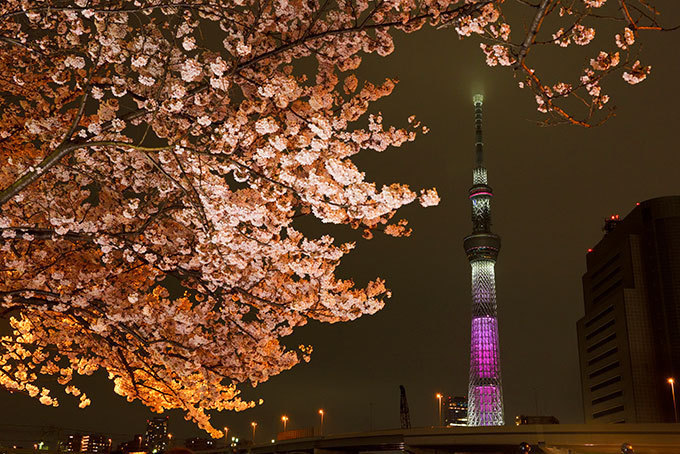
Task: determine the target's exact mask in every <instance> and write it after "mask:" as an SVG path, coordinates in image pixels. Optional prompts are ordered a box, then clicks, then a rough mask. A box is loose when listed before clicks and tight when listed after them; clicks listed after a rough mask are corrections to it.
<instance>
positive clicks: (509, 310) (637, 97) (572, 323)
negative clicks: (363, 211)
mask: <svg viewBox="0 0 680 454" xmlns="http://www.w3.org/2000/svg"><path fill="white" fill-rule="evenodd" d="M678 3H680V2H676V1H665V2H659V8H660V9H661V10H663V11H665V17H666V21H665V22H666V23H668V24H672V25H676V24H675V23H676V22H679V21H680V5H679V4H678ZM674 20H675V22H674ZM645 39H646V43H647V44H646V46H645V49H644V53H643V55H642V56H641V57H642V58H641V59H642V61H643V63H645V64H651V65H652V74H651V77H650V78H649V79H648V80H646V81H644V82H642V83H641V84H639V85H637V86H634V87H631V86H628V85H627V84H625V83H624V82H623V81H621V80H620V78H619V77H618V76H617V80H615V81H612V82H613V83H609V84H608V85H605V91H606V92H608V93H610V94H611V95H612V98H613V101H611V102H612V103H614V104H616V106H617V111H616V117H614V118H612V119H611V120H610V121H609V122H607V123H606V124H605V125H603V126H601V127H598V128H593V129H584V128H577V127H570V126H557V127H540V126H538V125H537V123H536V121H537V120H540V119H541V118H542V117H541V114H539V113H538V112H536V105H535V102H534V100H533V96H531V94H530V93H529V92H528V91H526V90H520V89H519V88H518V87H517V81H516V80H515V79H514V78H513V76H512V72H511V71H510V70H508V69H498V68H489V67H487V66H486V65H485V63H484V61H483V55H482V53H481V51H480V50H479V48H478V41H477V40H474V39H468V40H463V41H460V40H459V39H458V38H457V37H456V35H455V33H454V32H453V30H450V29H444V30H438V31H437V30H433V29H424V30H422V31H420V32H417V33H415V34H413V35H406V36H404V35H403V34H401V33H400V32H398V33H397V42H396V51H395V52H394V54H392V55H391V56H389V57H387V58H378V57H369V58H366V59H365V63H364V64H363V65H362V67H361V68H360V71H359V74H360V75H362V76H364V77H366V78H368V79H369V80H373V81H380V80H382V79H383V78H385V77H395V78H398V79H399V80H400V83H399V84H398V85H397V88H396V90H395V92H394V93H393V94H392V95H391V96H390V97H388V98H386V99H383V100H381V101H380V102H379V103H377V104H376V105H375V106H374V110H373V111H375V110H380V111H382V113H383V115H384V117H385V123H386V124H390V123H394V124H397V125H404V124H405V120H406V118H407V117H408V116H409V115H411V114H415V115H417V117H418V119H419V120H421V121H422V122H423V123H424V124H425V125H427V126H428V127H429V128H430V129H431V131H430V133H429V134H428V135H425V136H420V137H419V138H418V139H417V140H416V142H414V143H410V144H406V145H405V146H403V147H402V148H401V149H396V150H388V151H386V152H383V153H369V152H365V153H364V154H362V155H360V156H359V157H358V158H357V159H356V162H357V163H358V164H359V167H360V168H361V169H363V170H365V171H366V173H367V175H368V177H369V178H373V179H374V180H375V181H377V182H378V183H379V184H382V183H390V182H395V181H396V182H404V183H408V184H410V185H411V186H412V187H413V188H424V187H432V186H435V187H437V189H438V190H439V193H440V195H441V196H442V202H441V203H440V205H439V206H438V207H433V208H426V209H425V208H420V207H419V206H417V205H413V206H410V207H407V208H406V209H404V210H402V211H401V212H400V213H399V214H398V216H399V217H405V218H407V219H408V220H409V221H410V225H411V227H413V229H414V233H413V235H412V236H411V237H410V238H401V239H395V238H391V237H383V236H379V235H378V236H376V238H374V239H373V240H371V241H365V240H361V239H360V235H359V233H358V232H356V231H352V230H351V229H350V228H349V227H347V226H342V227H337V226H335V227H334V226H327V225H320V224H317V223H315V222H310V221H311V220H309V221H308V220H305V221H304V223H303V224H302V225H301V228H303V229H304V230H305V231H307V232H311V233H313V234H316V235H319V234H321V233H322V232H330V233H332V234H333V235H335V236H336V238H337V239H338V241H347V240H358V247H357V249H356V250H355V251H354V252H353V253H351V254H350V255H349V256H348V257H346V258H345V260H344V262H343V264H342V266H341V268H340V274H341V275H342V277H353V278H354V279H355V281H356V282H357V283H358V284H363V283H365V282H366V281H368V280H369V279H372V278H374V277H376V276H380V277H382V278H384V279H386V280H387V282H388V286H389V287H390V289H391V290H392V292H393V297H392V298H391V299H390V300H388V301H387V305H386V307H385V309H384V310H382V311H380V312H379V313H377V314H376V315H374V316H366V317H363V318H361V319H359V320H357V321H355V322H351V323H339V324H335V325H323V324H319V323H311V324H310V325H308V326H306V327H303V328H301V329H299V330H298V331H297V332H296V333H295V334H294V336H292V337H291V338H290V340H289V341H286V342H287V343H289V344H290V345H291V346H296V345H298V344H300V343H305V344H312V345H313V346H314V353H313V355H312V361H311V362H310V363H309V364H301V365H299V366H297V367H295V368H294V369H292V370H291V371H288V372H286V373H283V374H282V375H279V376H276V377H273V378H272V379H270V381H269V382H267V383H264V384H262V385H260V386H259V387H258V388H257V389H255V390H248V389H245V390H244V395H245V397H246V398H259V397H262V398H263V399H264V401H265V402H264V404H263V405H262V406H259V407H257V408H255V409H252V410H249V411H246V412H243V413H228V412H225V413H223V414H220V415H215V417H214V423H215V424H216V425H217V426H224V425H227V426H229V427H230V428H231V430H230V436H231V435H232V434H235V435H241V436H242V437H244V438H249V433H250V421H253V420H254V421H257V422H258V431H257V440H258V441H261V442H264V441H267V440H269V439H271V438H273V435H274V433H275V432H276V431H277V430H280V429H281V422H280V417H281V415H282V414H286V415H287V416H288V417H289V418H290V420H289V422H288V428H292V429H295V428H302V427H307V426H311V425H312V424H318V414H317V410H318V409H319V408H324V409H325V411H326V432H334V433H337V432H347V431H364V430H368V429H369V428H370V427H371V426H372V427H373V428H374V429H378V428H395V427H398V426H399V385H400V384H403V385H405V387H406V390H407V396H408V400H409V404H410V410H411V419H412V424H413V426H426V425H432V424H434V423H435V421H436V417H437V410H436V408H437V407H436V399H435V397H434V395H435V393H436V392H442V393H444V394H447V395H448V394H463V395H464V394H466V392H467V382H468V350H469V331H470V328H469V323H470V306H471V298H470V288H469V287H470V282H469V281H470V267H469V264H468V262H467V259H466V257H465V253H464V252H463V248H462V239H463V237H464V236H465V235H467V234H468V233H470V231H471V221H470V206H469V200H468V197H467V191H468V188H469V186H470V185H471V178H472V177H471V171H472V166H473V150H474V143H473V140H474V134H473V106H472V95H473V93H474V92H475V91H476V90H480V91H481V92H483V93H484V95H485V103H484V141H485V152H486V153H485V157H486V158H485V159H486V167H487V169H488V171H489V183H490V185H491V186H492V187H493V189H494V194H495V197H494V199H493V204H492V216H493V221H494V224H493V230H494V231H495V232H496V233H498V234H499V235H500V236H501V237H502V240H503V247H502V249H501V253H500V256H499V259H498V263H497V268H496V271H497V274H496V276H497V277H496V279H497V280H496V283H497V295H498V296H497V298H498V306H499V310H498V311H499V325H500V343H501V361H502V374H503V384H504V397H505V419H506V423H512V422H513V418H514V416H515V415H518V414H543V415H554V416H556V417H558V418H559V419H560V421H561V422H563V423H580V422H582V421H583V415H582V409H581V395H580V379H579V370H578V357H577V344H576V321H577V320H578V319H579V318H580V317H581V316H582V315H583V300H582V294H581V275H582V274H583V272H584V271H585V254H586V250H587V249H588V248H589V247H592V246H593V245H594V244H596V243H597V242H598V240H599V239H600V238H601V237H602V231H601V227H602V223H603V218H604V217H605V216H608V215H611V214H616V213H618V214H620V215H622V216H624V215H626V214H627V213H628V212H629V211H630V210H631V209H632V208H633V207H634V206H635V203H636V202H638V201H642V200H645V199H649V198H654V197H659V196H666V195H677V194H680V178H678V176H679V174H680V171H679V166H680V156H678V152H679V151H680V148H679V147H678V131H679V128H680V121H679V117H678V113H677V109H678V106H680V92H679V90H678V84H677V81H678V79H679V78H680V59H678V57H677V55H678V54H677V52H678V51H677V48H678V47H677V46H678V45H680V32H671V33H665V34H655V35H654V34H650V35H648V36H646V38H645ZM587 50H588V52H590V53H594V52H595V51H596V48H595V47H593V46H589V47H588V48H587ZM548 51H549V52H548ZM539 52H540V53H541V54H546V56H547V57H546V58H547V59H544V60H542V63H543V64H544V65H545V64H549V65H553V66H554V67H555V68H557V69H561V68H567V67H568V62H569V61H568V60H566V61H565V60H563V57H564V56H565V55H568V54H569V52H568V51H563V50H561V49H560V48H557V47H551V48H550V49H540V50H539ZM579 55H580V56H579V59H577V60H576V62H577V63H580V64H581V65H582V64H583V62H584V60H583V57H584V55H585V54H579ZM551 59H552V60H551ZM576 71H578V70H577V69H574V68H572V69H571V72H570V73H569V76H573V75H575V74H576ZM84 387H85V391H86V392H87V393H88V395H90V397H92V400H93V403H92V405H91V407H89V408H87V409H85V410H79V409H78V408H77V405H76V403H75V401H74V400H73V399H69V398H66V397H63V398H61V406H60V407H59V408H56V409H55V408H47V407H44V406H42V405H40V404H39V403H38V402H37V401H35V400H32V399H29V398H27V397H23V396H16V395H10V394H8V393H6V392H0V409H2V411H0V440H1V439H6V438H7V434H8V432H7V431H8V427H6V426H5V427H4V428H3V426H2V425H6V424H18V425H57V426H61V427H66V428H74V429H82V430H92V431H98V432H105V433H109V434H112V435H114V438H116V439H118V440H119V441H120V440H121V439H122V438H124V437H125V436H126V435H128V434H129V435H132V434H134V433H141V432H143V431H144V427H145V419H146V418H147V417H149V416H150V415H151V413H150V412H148V411H147V410H146V409H145V408H143V407H142V406H141V405H139V404H138V403H135V404H128V403H126V402H125V401H124V399H122V398H120V397H119V396H117V395H115V394H114V393H113V391H112V388H113V385H112V383H110V382H108V381H107V380H106V379H105V376H104V375H103V374H101V375H98V376H96V377H94V378H91V379H88V380H85V381H84ZM8 409H9V411H7V410H8ZM371 415H372V418H371ZM170 430H171V432H173V433H174V434H175V435H176V436H177V437H178V438H185V437H189V436H204V435H205V434H204V433H202V432H201V431H200V430H199V429H198V428H196V427H195V426H194V425H193V424H191V423H188V422H186V421H184V420H183V416H182V414H181V413H180V412H170ZM17 434H19V432H17Z"/></svg>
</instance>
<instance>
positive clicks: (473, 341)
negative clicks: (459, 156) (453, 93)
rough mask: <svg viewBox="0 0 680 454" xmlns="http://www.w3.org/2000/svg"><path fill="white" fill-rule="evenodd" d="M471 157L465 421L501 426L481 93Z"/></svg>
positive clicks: (496, 244)
mask: <svg viewBox="0 0 680 454" xmlns="http://www.w3.org/2000/svg"><path fill="white" fill-rule="evenodd" d="M473 101H474V105H475V138H476V141H475V142H476V143H475V155H476V159H475V160H476V166H475V168H474V170H473V172H472V187H471V188H470V201H471V202H472V234H471V235H469V236H467V237H466V238H465V240H464V241H463V245H464V247H465V253H466V254H467V257H468V260H469V261H470V267H471V268H472V329H471V333H470V337H471V338H470V383H469V386H468V425H469V426H502V425H503V424H504V422H503V385H502V382H501V364H500V354H499V347H498V318H497V316H496V278H495V274H494V268H495V266H496V258H497V257H498V251H499V250H500V247H501V239H500V237H499V236H498V235H496V234H494V233H491V197H493V193H492V191H491V187H490V186H489V185H488V181H487V175H486V168H485V167H484V151H483V142H482V103H483V101H484V98H483V97H482V95H475V96H474V98H473Z"/></svg>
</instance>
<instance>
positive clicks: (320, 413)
mask: <svg viewBox="0 0 680 454" xmlns="http://www.w3.org/2000/svg"><path fill="white" fill-rule="evenodd" d="M323 415H324V413H323V408H322V409H320V410H319V416H321V431H320V432H321V435H323Z"/></svg>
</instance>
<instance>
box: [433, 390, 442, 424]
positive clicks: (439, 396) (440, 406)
mask: <svg viewBox="0 0 680 454" xmlns="http://www.w3.org/2000/svg"><path fill="white" fill-rule="evenodd" d="M434 397H436V398H437V401H438V402H439V425H440V426H441V425H442V397H443V396H442V395H441V393H437V394H435V396H434Z"/></svg>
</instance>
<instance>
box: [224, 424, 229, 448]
mask: <svg viewBox="0 0 680 454" xmlns="http://www.w3.org/2000/svg"><path fill="white" fill-rule="evenodd" d="M228 434H229V428H228V427H227V426H224V446H229V440H228V439H227V435H228Z"/></svg>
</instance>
